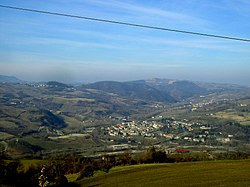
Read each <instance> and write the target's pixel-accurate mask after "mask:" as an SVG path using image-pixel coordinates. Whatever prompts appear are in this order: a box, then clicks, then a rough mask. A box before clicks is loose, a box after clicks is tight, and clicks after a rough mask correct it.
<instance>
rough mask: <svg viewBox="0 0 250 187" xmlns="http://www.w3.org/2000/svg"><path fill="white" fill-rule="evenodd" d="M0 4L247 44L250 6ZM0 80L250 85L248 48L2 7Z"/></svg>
mask: <svg viewBox="0 0 250 187" xmlns="http://www.w3.org/2000/svg"><path fill="white" fill-rule="evenodd" d="M0 4H1V5H8V6H16V7H22V8H29V9H37V10H44V11H51V12H57V13H65V14H73V15H78V16H86V17H94V18H100V19H109V20H115V21H121V22H129V23H136V24H144V25H150V26H156V27H165V28H170V29H179V30H186V31H193V32H201V33H209V34H215V35H225V36H231V37H239V38H246V39H250V1H249V0H232V1H229V0H216V1H211V0H147V1H145V0H122V1H121V0H120V1H118V0H105V1H103V0H42V1H38V0H0ZM0 74H2V75H11V76H16V77H18V78H20V79H22V80H29V81H49V80H56V81H60V82H66V83H71V82H84V83H87V82H96V81H103V80H114V81H130V80H141V79H151V78H167V79H178V80H192V81H205V82H218V83H234V84H240V85H248V86H250V42H240V41H233V40H225V39H219V38H209V37H202V36H196V35H187V34H181V33H175V32H167V31H161V30H153V29H146V28H139V27H128V26H125V25H117V24H110V23H102V22H94V21H89V20H83V19H75V18H69V17H60V16H53V15H45V14H38V13H32V12H25V11H17V10H11V9H5V8H0Z"/></svg>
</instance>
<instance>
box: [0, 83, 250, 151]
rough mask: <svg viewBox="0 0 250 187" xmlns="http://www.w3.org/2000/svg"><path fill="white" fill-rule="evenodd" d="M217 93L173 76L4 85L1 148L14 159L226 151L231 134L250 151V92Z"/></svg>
mask: <svg viewBox="0 0 250 187" xmlns="http://www.w3.org/2000/svg"><path fill="white" fill-rule="evenodd" d="M204 87H205V88H204ZM218 88H220V87H219V85H214V84H212V85H209V84H206V85H205V84H202V85H199V86H198V85H197V84H195V83H192V82H188V81H176V80H167V79H152V80H139V81H130V82H114V81H103V82H97V83H92V84H87V85H83V86H71V85H67V84H63V83H60V82H56V81H50V82H47V83H28V82H27V83H25V84H23V83H18V84H13V83H6V82H3V83H0V132H1V134H2V135H3V136H2V137H0V150H5V151H6V150H7V152H8V151H9V150H10V151H12V152H11V154H12V155H14V152H15V150H16V151H17V152H18V153H21V152H22V150H23V152H24V153H26V152H28V153H32V152H36V151H37V150H45V151H48V152H50V151H52V150H54V149H57V150H60V151H61V150H64V151H65V150H68V149H78V151H79V152H82V153H84V154H87V155H91V154H96V152H98V151H100V152H105V151H106V150H104V149H107V150H111V151H112V148H110V146H111V145H113V144H129V145H128V146H127V147H133V149H136V148H137V147H139V146H140V145H141V144H142V145H143V146H148V145H152V144H160V145H165V146H176V145H197V146H199V145H200V144H202V145H203V144H206V143H207V144H209V145H214V146H218V145H221V143H223V144H222V145H223V146H224V143H225V142H224V141H225V139H226V138H227V137H228V135H232V134H234V137H233V140H232V141H231V142H230V143H233V146H234V148H232V150H233V149H235V147H236V146H237V145H239V144H240V145H242V146H243V147H244V146H245V145H246V146H249V145H248V142H249V128H248V126H249V124H250V123H249V122H250V117H249V116H250V108H249V107H250V101H249V93H250V91H249V89H248V88H245V87H229V86H227V87H225V86H224V87H223V88H222V89H218ZM233 88H235V89H233ZM207 90H209V91H207ZM201 94H202V95H201ZM169 119H170V120H169ZM175 119H176V120H175ZM183 120H188V123H187V121H185V122H184V121H183ZM121 124H122V125H123V126H121ZM179 124H182V125H179ZM203 124H206V125H210V127H209V128H210V132H209V133H207V134H205V132H204V130H202V129H200V128H201V126H202V125H203ZM243 125H244V126H243ZM191 127H192V128H191ZM220 132H224V133H220ZM230 137H231V136H230ZM184 138H185V139H184ZM16 140H18V141H17V144H18V145H17V146H18V149H17V148H16V147H15V146H14V144H13V142H15V141H16ZM226 140H227V139H226ZM194 141H195V142H194ZM176 143H177V144H176ZM171 144H173V145H171ZM79 145H83V146H79ZM104 145H105V146H107V147H105V146H104ZM37 146H38V147H39V149H38V148H37ZM223 146H222V148H219V149H222V150H223V149H224V147H223ZM225 146H226V144H225ZM103 147H105V148H103ZM243 147H242V149H243ZM11 148H13V149H11Z"/></svg>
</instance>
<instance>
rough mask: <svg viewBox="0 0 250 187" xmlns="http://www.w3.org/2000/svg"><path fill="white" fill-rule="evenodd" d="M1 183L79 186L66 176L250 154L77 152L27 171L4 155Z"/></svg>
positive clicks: (32, 186) (248, 155) (34, 186)
mask: <svg viewBox="0 0 250 187" xmlns="http://www.w3.org/2000/svg"><path fill="white" fill-rule="evenodd" d="M0 158H1V159H0V168H1V170H0V184H1V185H2V186H6V187H7V186H17V187H18V186H20V187H21V186H26V187H37V186H40V187H44V186H59V187H60V186H62V187H63V186H77V184H76V183H70V182H68V180H67V178H66V177H65V175H67V174H74V173H78V177H77V179H76V180H82V179H84V178H86V177H91V176H93V175H94V173H95V172H96V171H103V172H106V173H108V172H109V171H110V169H111V168H112V167H115V166H125V165H135V164H147V163H174V162H192V161H209V160H222V159H234V160H235V159H249V158H250V153H242V152H234V153H228V152H227V153H220V154H217V155H211V154H209V153H208V152H200V153H184V154H180V153H173V154H166V152H165V151H164V150H161V149H159V150H158V149H156V148H155V147H151V148H149V149H148V150H147V151H145V152H143V153H140V154H132V153H131V152H129V151H125V152H123V153H122V154H119V155H103V156H101V157H99V158H87V157H81V156H79V155H77V154H76V153H68V154H60V155H54V156H49V157H47V158H46V159H44V160H43V161H41V162H39V163H36V164H32V165H30V166H29V167H28V168H25V167H24V165H23V164H22V162H21V161H19V160H8V158H6V157H5V156H4V155H0Z"/></svg>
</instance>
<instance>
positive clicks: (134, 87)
mask: <svg viewBox="0 0 250 187" xmlns="http://www.w3.org/2000/svg"><path fill="white" fill-rule="evenodd" d="M85 88H91V89H97V90H102V91H104V92H109V93H114V94H117V95H119V96H122V97H126V98H132V99H133V98H134V99H141V100H147V101H155V102H165V103H173V102H175V101H176V100H175V99H174V98H173V97H172V96H170V95H169V94H167V93H162V92H161V90H157V89H155V88H153V87H150V86H149V85H147V84H146V83H145V82H143V81H140V82H139V81H131V82H115V81H102V82H96V83H93V84H88V85H85Z"/></svg>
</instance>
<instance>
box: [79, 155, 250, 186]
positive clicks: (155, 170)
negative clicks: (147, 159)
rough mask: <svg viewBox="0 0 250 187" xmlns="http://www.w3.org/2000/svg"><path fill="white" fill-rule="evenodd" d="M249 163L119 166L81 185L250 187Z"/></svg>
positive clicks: (241, 161)
mask: <svg viewBox="0 0 250 187" xmlns="http://www.w3.org/2000/svg"><path fill="white" fill-rule="evenodd" d="M249 173H250V160H240V161H214V162H196V163H174V164H150V165H136V166H127V167H116V168H113V169H112V170H111V172H110V173H109V174H104V175H99V176H95V177H92V178H87V179H84V180H82V181H79V182H78V183H79V184H80V185H81V186H84V187H87V186H88V187H90V186H98V187H103V186H108V187H112V186H117V187H123V186H124V187H130V186H133V187H137V186H157V187H158V186H236V187H237V186H240V187H242V186H250V177H249V176H250V175H249Z"/></svg>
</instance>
